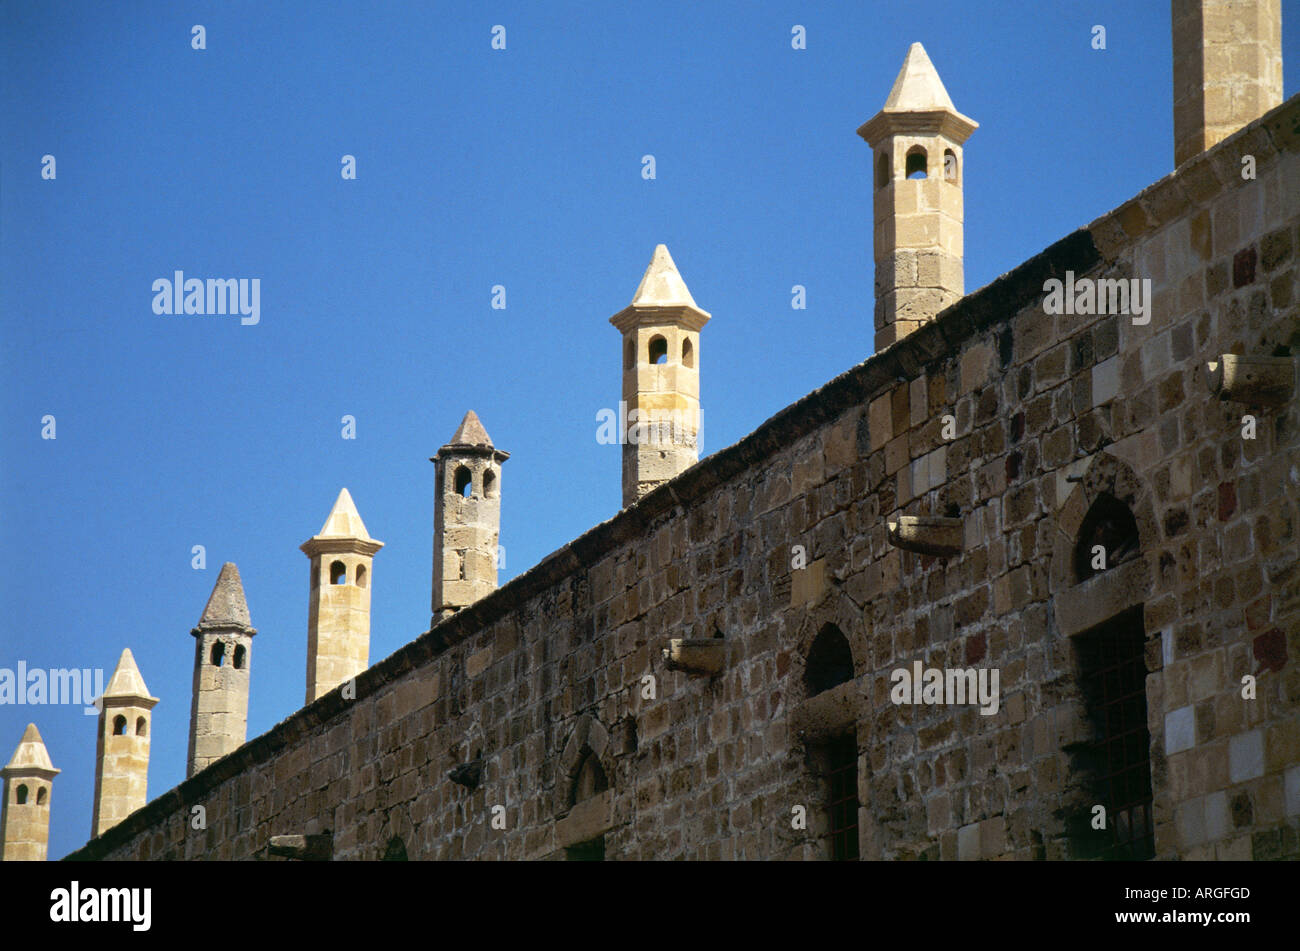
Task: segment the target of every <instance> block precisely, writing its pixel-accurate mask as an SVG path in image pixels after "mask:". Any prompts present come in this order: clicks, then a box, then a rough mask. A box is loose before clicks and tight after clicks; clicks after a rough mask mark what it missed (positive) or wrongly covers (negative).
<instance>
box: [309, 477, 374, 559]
mask: <svg viewBox="0 0 1300 951" xmlns="http://www.w3.org/2000/svg"><path fill="white" fill-rule="evenodd" d="M383 547H384V543H383V542H381V541H379V540H378V539H375V538H371V537H370V533H369V532H367V531H366V523H365V522H363V521H361V515H360V513H359V512H357V507H356V505H355V504H354V503H353V501H352V494H351V493H350V492H348V490H347V489H346V488H345V489H343V490H341V491H340V492H339V497H338V498H337V499H335V500H334V507H333V508H332V509H330V514H329V517H328V518H327V519H325V524H324V525H322V526H321V530H320V532H319V533H317V534H316V535H314V536H312V537H311V538H309V539H307V541H305V542H303V543H302V544H301V545H300V546H299V548H301V549H302V551H304V552H306V553H307V556H308V557H309V558H310V557H314V556H315V555H316V554H318V553H319V552H324V551H333V552H347V551H350V552H356V553H360V554H363V555H373V554H374V553H375V552H377V551H379V549H381V548H383Z"/></svg>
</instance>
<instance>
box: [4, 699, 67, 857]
mask: <svg viewBox="0 0 1300 951" xmlns="http://www.w3.org/2000/svg"><path fill="white" fill-rule="evenodd" d="M19 689H22V688H21V686H20V687H19ZM58 774H59V770H57V769H55V768H54V764H53V763H51V762H50V754H49V753H48V752H46V750H45V742H44V741H43V740H42V739H41V733H40V731H39V730H37V729H36V724H35V723H29V724H27V730H26V731H25V732H24V733H23V738H22V740H21V741H20V742H19V744H18V748H17V749H16V750H14V755H13V758H12V759H10V760H9V765H8V766H6V767H5V768H4V769H0V776H3V777H4V805H3V806H2V807H0V861H3V862H21V861H26V862H44V861H45V858H46V854H45V853H46V849H47V847H48V845H49V841H50V791H51V788H52V787H51V780H53V779H54V777H55V776H57V775H58Z"/></svg>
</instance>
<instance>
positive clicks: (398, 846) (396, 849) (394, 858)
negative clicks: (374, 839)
mask: <svg viewBox="0 0 1300 951" xmlns="http://www.w3.org/2000/svg"><path fill="white" fill-rule="evenodd" d="M380 861H381V862H405V861H407V858H406V843H405V842H403V841H402V837H401V836H398V835H395V836H393V837H392V838H391V839H389V840H388V846H387V848H385V849H384V857H383V858H382V859H380Z"/></svg>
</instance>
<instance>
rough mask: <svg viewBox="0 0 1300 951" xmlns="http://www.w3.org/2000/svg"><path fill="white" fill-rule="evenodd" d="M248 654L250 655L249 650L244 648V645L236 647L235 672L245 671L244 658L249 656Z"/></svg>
mask: <svg viewBox="0 0 1300 951" xmlns="http://www.w3.org/2000/svg"><path fill="white" fill-rule="evenodd" d="M247 654H248V650H247V649H246V648H245V647H244V645H243V644H236V645H235V656H234V658H233V663H234V665H235V670H243V669H244V658H245V657H246V656H247Z"/></svg>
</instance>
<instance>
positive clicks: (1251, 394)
mask: <svg viewBox="0 0 1300 951" xmlns="http://www.w3.org/2000/svg"><path fill="white" fill-rule="evenodd" d="M1205 369H1206V377H1205V378H1206V382H1207V383H1208V384H1209V387H1210V392H1211V393H1214V394H1215V395H1217V396H1218V397H1219V399H1221V400H1230V401H1232V402H1234V403H1252V404H1254V405H1256V406H1282V405H1283V404H1285V403H1286V402H1288V401H1289V400H1290V399H1291V397H1292V395H1294V393H1295V358H1293V357H1243V356H1239V355H1237V354H1235V353H1225V354H1223V356H1221V357H1219V359H1218V360H1212V361H1210V362H1209V363H1207V364H1206V365H1205Z"/></svg>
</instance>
